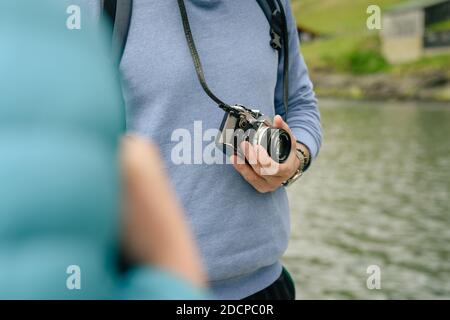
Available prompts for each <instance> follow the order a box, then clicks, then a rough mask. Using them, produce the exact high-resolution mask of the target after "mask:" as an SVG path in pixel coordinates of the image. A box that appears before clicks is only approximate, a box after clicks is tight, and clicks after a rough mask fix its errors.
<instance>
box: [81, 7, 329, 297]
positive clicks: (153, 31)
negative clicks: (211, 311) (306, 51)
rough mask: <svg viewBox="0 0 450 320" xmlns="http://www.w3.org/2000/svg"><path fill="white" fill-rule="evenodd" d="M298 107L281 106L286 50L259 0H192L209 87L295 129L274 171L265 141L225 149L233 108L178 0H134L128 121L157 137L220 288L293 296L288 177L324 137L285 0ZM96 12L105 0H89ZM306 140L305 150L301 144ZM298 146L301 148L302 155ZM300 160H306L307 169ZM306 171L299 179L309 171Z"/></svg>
mask: <svg viewBox="0 0 450 320" xmlns="http://www.w3.org/2000/svg"><path fill="white" fill-rule="evenodd" d="M281 4H282V6H283V9H284V11H285V14H286V21H287V28H288V42H289V48H290V49H289V56H290V60H289V74H288V77H289V97H288V107H289V112H288V115H287V119H286V121H284V120H283V119H282V117H283V116H285V115H286V114H285V111H284V108H283V59H281V60H279V59H278V52H277V51H276V50H274V49H273V48H272V47H271V46H270V45H269V42H270V32H269V28H270V27H269V23H268V21H267V19H266V17H265V15H264V13H263V11H262V10H261V8H260V7H259V5H258V3H257V1H255V0H243V1H225V0H185V6H186V11H187V15H188V16H189V20H190V24H191V30H192V34H193V38H194V40H195V44H196V46H197V50H198V53H199V56H200V57H201V62H202V65H203V69H204V73H205V77H206V79H207V82H208V85H209V87H210V89H211V90H212V91H213V92H214V93H215V94H216V95H217V96H220V97H221V99H222V100H223V101H227V102H229V103H230V104H242V105H245V106H251V107H254V108H255V109H259V110H260V111H261V112H262V113H263V114H265V115H268V116H270V117H274V126H275V127H277V128H283V129H285V130H286V131H288V132H289V133H290V135H291V140H292V142H293V143H292V148H291V153H290V155H289V157H288V159H287V160H286V162H284V163H283V164H281V165H279V166H278V167H277V168H276V171H274V172H271V173H270V174H266V173H265V172H264V170H263V169H264V168H266V167H268V166H271V165H272V161H271V159H270V158H269V157H267V154H266V153H265V152H264V150H261V149H259V148H257V147H256V146H255V147H253V146H251V145H249V144H245V143H244V144H243V145H242V147H243V150H244V151H245V157H246V159H247V163H242V161H238V158H236V157H234V156H233V157H232V158H231V162H232V163H233V165H230V163H229V161H227V162H226V163H225V161H222V162H220V161H211V158H213V160H214V159H216V158H220V156H217V152H218V153H220V151H219V150H218V149H215V148H214V136H215V133H216V132H217V129H219V127H220V124H221V121H222V118H223V116H224V113H223V111H222V110H221V109H219V108H217V105H216V104H215V103H214V102H213V101H211V100H210V98H209V97H208V96H207V95H206V94H205V92H204V90H203V89H202V87H201V85H200V83H199V81H198V79H197V75H196V72H195V69H194V66H193V63H192V59H191V54H190V52H189V48H188V46H187V44H186V40H185V33H184V30H183V24H182V19H181V17H180V11H179V7H178V4H177V1H147V0H134V1H133V7H132V18H131V23H130V28H129V33H128V37H127V42H126V46H125V49H124V52H123V56H122V59H121V62H120V71H121V75H122V89H123V92H124V97H125V102H126V108H127V130H128V131H129V132H131V133H137V134H139V135H141V136H143V137H146V138H147V139H152V140H154V141H155V143H156V144H157V145H158V146H159V148H160V150H161V152H162V156H163V160H164V163H165V166H166V168H167V170H168V173H169V176H170V179H171V181H172V183H173V184H174V186H175V190H176V193H177V195H178V197H179V198H180V200H181V204H182V206H183V207H184V209H185V212H186V214H187V217H188V221H189V223H190V225H191V228H192V230H193V232H194V235H195V236H196V240H197V243H198V244H199V247H200V252H201V256H202V259H203V261H204V263H205V265H206V268H207V274H208V278H209V285H210V287H211V289H212V292H213V293H214V294H215V296H216V297H217V298H219V299H243V298H249V299H252V298H257V299H260V298H268V299H294V297H295V288H294V285H293V283H292V280H291V278H290V276H289V275H288V272H287V271H286V270H285V269H284V268H283V267H282V264H281V262H280V260H281V257H282V255H283V253H284V252H285V250H286V248H287V245H288V239H289V232H290V224H289V204H288V199H287V194H286V190H285V187H284V186H283V183H284V182H286V181H289V180H290V178H292V177H293V176H296V175H297V173H299V172H300V171H304V170H305V169H306V167H307V166H306V163H309V164H310V163H311V162H313V161H314V159H315V158H316V157H317V155H318V152H319V149H320V145H321V139H322V137H321V126H320V113H319V110H318V106H317V100H316V98H315V94H314V91H313V86H312V83H311V81H310V79H309V76H308V71H307V67H306V64H305V61H304V59H303V57H302V55H301V54H300V49H299V39H298V34H297V28H296V22H295V18H294V16H293V12H292V8H291V5H290V2H289V1H288V0H283V1H281ZM81 5H84V6H85V7H84V8H86V6H87V10H89V11H90V12H91V13H92V14H93V15H94V16H95V15H97V16H98V15H100V12H101V4H99V2H98V1H89V0H85V1H81ZM297 150H298V151H297ZM299 153H301V154H302V155H304V158H303V159H302V158H301V157H300V156H299ZM300 169H301V170H300ZM300 181H301V180H300Z"/></svg>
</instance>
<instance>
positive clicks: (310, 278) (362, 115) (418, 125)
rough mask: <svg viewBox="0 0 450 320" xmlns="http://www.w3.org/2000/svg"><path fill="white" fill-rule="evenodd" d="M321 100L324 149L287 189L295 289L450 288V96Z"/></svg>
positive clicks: (444, 294)
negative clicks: (376, 277) (371, 271)
mask: <svg viewBox="0 0 450 320" xmlns="http://www.w3.org/2000/svg"><path fill="white" fill-rule="evenodd" d="M320 105H321V113H322V123H323V127H324V135H325V136H324V144H323V147H322V150H321V153H320V156H319V158H318V159H317V161H316V162H315V163H314V166H313V168H312V169H311V171H310V172H308V173H307V174H306V175H305V176H304V177H303V178H302V179H301V180H300V181H299V182H297V183H296V184H295V185H293V186H292V187H291V188H290V189H289V196H290V200H291V208H292V225H291V229H292V238H291V242H290V246H289V249H288V251H287V253H286V256H285V259H284V260H285V264H286V266H287V267H288V269H289V270H290V271H291V273H292V275H293V277H294V278H295V280H296V283H297V298H298V299H314V298H319V299H346V298H359V299H411V298H415V299H418V298H423V299H428V298H450V106H445V105H439V104H426V103H425V104H416V103H373V102H370V103H365V102H335V101H321V103H320ZM370 265H378V266H379V267H380V269H381V289H380V290H369V289H367V286H366V279H367V277H368V276H369V275H368V274H367V273H366V271H367V267H368V266H370Z"/></svg>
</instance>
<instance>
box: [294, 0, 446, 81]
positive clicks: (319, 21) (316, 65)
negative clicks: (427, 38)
mask: <svg viewBox="0 0 450 320" xmlns="http://www.w3.org/2000/svg"><path fill="white" fill-rule="evenodd" d="M402 2H405V0H377V1H371V0H293V1H292V5H293V10H294V14H295V15H296V18H297V21H298V22H299V24H300V25H302V26H305V27H307V28H310V29H312V30H315V31H318V32H319V33H321V34H322V38H320V39H318V40H316V41H313V42H309V43H304V44H302V52H303V54H304V56H305V59H306V61H307V63H308V66H309V68H310V70H311V73H312V76H313V77H314V75H315V74H316V73H319V74H330V73H331V74H339V75H350V76H352V77H355V76H358V75H364V76H368V75H372V74H380V73H382V74H387V75H397V76H403V77H417V76H421V75H423V74H427V75H428V74H430V73H434V72H440V73H442V71H443V70H447V71H448V72H447V75H448V77H450V71H449V70H450V55H440V56H433V57H424V58H422V59H420V60H418V61H414V62H411V63H406V64H400V65H391V64H389V63H388V62H387V61H386V59H385V58H384V57H383V55H382V54H381V43H380V38H379V34H378V33H379V31H378V30H374V31H370V30H368V29H367V27H366V19H367V17H368V14H367V13H366V10H367V7H368V6H369V5H371V4H377V5H379V6H380V7H381V9H382V12H383V11H385V10H386V9H388V8H389V7H392V6H393V5H396V4H399V3H402ZM447 24H448V22H444V23H440V24H439V25H436V26H433V29H438V30H440V29H442V28H446V27H447ZM319 85H320V84H319Z"/></svg>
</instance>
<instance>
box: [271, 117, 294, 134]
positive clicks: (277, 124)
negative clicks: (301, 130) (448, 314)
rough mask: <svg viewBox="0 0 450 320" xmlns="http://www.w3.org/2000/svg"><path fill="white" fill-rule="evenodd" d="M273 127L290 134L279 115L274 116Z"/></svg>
mask: <svg viewBox="0 0 450 320" xmlns="http://www.w3.org/2000/svg"><path fill="white" fill-rule="evenodd" d="M273 126H274V127H275V128H278V129H284V130H286V131H287V132H289V133H290V134H292V133H291V129H290V128H289V126H288V124H287V123H286V122H284V120H283V118H282V117H281V116H280V115H276V116H275V118H273Z"/></svg>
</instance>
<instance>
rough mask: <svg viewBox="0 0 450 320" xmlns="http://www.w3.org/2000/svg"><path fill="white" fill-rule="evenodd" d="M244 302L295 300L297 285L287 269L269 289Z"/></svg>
mask: <svg viewBox="0 0 450 320" xmlns="http://www.w3.org/2000/svg"><path fill="white" fill-rule="evenodd" d="M243 300H295V285H294V281H293V280H292V278H291V275H290V274H289V272H287V270H286V269H285V268H283V271H282V272H281V275H280V277H279V278H278V279H277V280H276V281H275V282H274V283H272V284H271V285H270V286H268V287H267V288H265V289H263V290H261V291H259V292H257V293H255V294H252V295H251V296H249V297H247V298H244V299H243Z"/></svg>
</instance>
